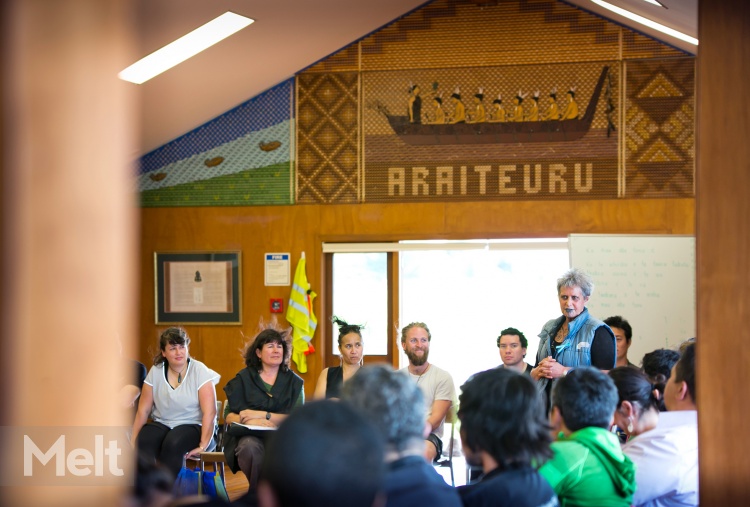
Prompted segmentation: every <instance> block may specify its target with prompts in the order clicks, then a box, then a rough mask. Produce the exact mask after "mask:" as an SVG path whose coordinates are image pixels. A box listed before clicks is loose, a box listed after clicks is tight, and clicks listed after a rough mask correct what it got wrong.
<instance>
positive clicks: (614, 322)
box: [604, 315, 633, 343]
mask: <svg viewBox="0 0 750 507" xmlns="http://www.w3.org/2000/svg"><path fill="white" fill-rule="evenodd" d="M604 323H605V324H607V325H608V326H609V327H617V328H620V329H622V330H623V331H625V339H626V340H627V342H628V343H630V340H632V339H633V328H632V327H630V323H629V322H628V321H627V320H625V319H623V318H622V317H620V316H619V315H615V316H614V317H609V318H608V319H604Z"/></svg>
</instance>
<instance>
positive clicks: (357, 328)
mask: <svg viewBox="0 0 750 507" xmlns="http://www.w3.org/2000/svg"><path fill="white" fill-rule="evenodd" d="M331 321H332V322H333V323H334V324H336V325H337V326H339V347H341V340H342V339H343V338H344V336H346V335H348V334H349V333H356V334H358V335H359V338H360V340H361V339H362V329H364V327H365V326H361V325H359V324H349V323H347V322H346V321H344V320H342V319H339V318H338V317H336V316H335V315H334V316H333V317H331Z"/></svg>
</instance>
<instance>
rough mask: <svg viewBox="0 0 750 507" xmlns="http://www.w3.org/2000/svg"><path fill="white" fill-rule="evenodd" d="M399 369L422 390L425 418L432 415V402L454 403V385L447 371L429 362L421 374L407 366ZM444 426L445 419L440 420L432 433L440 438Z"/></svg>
mask: <svg viewBox="0 0 750 507" xmlns="http://www.w3.org/2000/svg"><path fill="white" fill-rule="evenodd" d="M400 371H402V372H404V373H406V374H407V375H409V377H411V379H412V380H413V381H414V383H416V384H417V386H419V388H420V389H421V390H422V395H423V396H424V405H425V413H426V419H429V417H430V416H431V415H432V404H433V402H435V401H437V400H448V401H450V402H451V404H452V405H455V404H456V386H455V385H454V384H453V377H451V374H450V373H448V372H447V371H445V370H443V369H441V368H438V367H437V366H435V365H434V364H430V367H429V368H428V369H427V371H426V372H425V373H424V374H423V375H422V376H419V375H413V374H411V373H410V372H409V368H408V367H407V368H402V369H401V370H400ZM444 427H445V419H443V420H442V421H441V422H440V426H438V428H437V429H436V430H435V431H434V432H433V433H435V435H437V436H438V437H440V438H441V439H442V438H443V428H444Z"/></svg>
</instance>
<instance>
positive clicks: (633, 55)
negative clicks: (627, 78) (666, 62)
mask: <svg viewBox="0 0 750 507" xmlns="http://www.w3.org/2000/svg"><path fill="white" fill-rule="evenodd" d="M672 56H674V57H681V56H685V53H684V52H683V51H680V50H679V49H675V48H673V47H670V46H667V45H666V44H664V43H662V42H659V41H657V40H654V39H651V38H649V37H646V36H645V35H641V34H639V33H636V32H632V31H630V30H623V31H622V57H623V59H643V58H665V57H672Z"/></svg>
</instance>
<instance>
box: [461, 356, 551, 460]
mask: <svg viewBox="0 0 750 507" xmlns="http://www.w3.org/2000/svg"><path fill="white" fill-rule="evenodd" d="M461 391H462V392H461V396H460V397H459V400H460V401H459V409H458V417H459V419H460V420H461V437H462V438H463V442H464V445H466V446H468V447H469V448H470V449H472V450H474V451H479V450H482V451H485V452H487V453H488V454H490V455H491V456H492V457H493V458H494V459H495V461H497V463H498V465H499V467H500V468H501V469H506V468H511V467H516V466H525V465H532V464H533V465H534V466H539V465H541V464H542V463H544V462H545V461H547V460H548V459H549V458H551V457H552V450H551V449H550V442H551V440H552V437H551V435H550V428H549V425H548V424H547V420H546V417H545V414H544V403H543V402H542V400H541V398H540V397H539V395H538V394H537V391H536V387H535V386H534V383H533V382H532V381H531V380H530V379H529V377H527V376H526V375H520V374H518V373H516V372H514V371H511V370H506V369H504V368H494V369H492V370H487V371H483V372H481V373H477V374H476V375H473V376H472V377H470V378H469V380H467V381H466V383H465V384H464V385H462V386H461Z"/></svg>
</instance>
